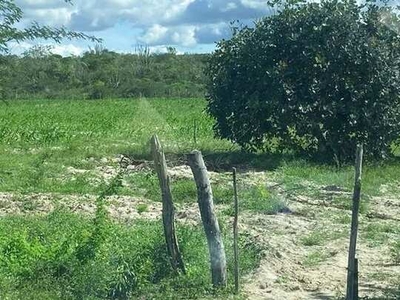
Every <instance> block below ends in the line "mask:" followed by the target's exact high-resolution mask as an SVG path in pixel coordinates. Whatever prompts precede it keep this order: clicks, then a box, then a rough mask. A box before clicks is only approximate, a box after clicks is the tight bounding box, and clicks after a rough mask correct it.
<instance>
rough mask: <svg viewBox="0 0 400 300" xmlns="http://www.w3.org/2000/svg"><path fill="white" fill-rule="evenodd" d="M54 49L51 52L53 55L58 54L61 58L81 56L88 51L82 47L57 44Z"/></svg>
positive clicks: (53, 46)
mask: <svg viewBox="0 0 400 300" xmlns="http://www.w3.org/2000/svg"><path fill="white" fill-rule="evenodd" d="M52 48H53V49H51V50H50V51H51V53H54V54H58V55H61V56H71V55H74V56H79V55H81V54H83V52H85V51H86V50H87V49H84V48H82V47H78V46H75V45H73V44H66V45H65V44H63V45H62V44H56V45H52Z"/></svg>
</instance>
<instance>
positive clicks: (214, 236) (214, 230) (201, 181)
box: [188, 150, 226, 287]
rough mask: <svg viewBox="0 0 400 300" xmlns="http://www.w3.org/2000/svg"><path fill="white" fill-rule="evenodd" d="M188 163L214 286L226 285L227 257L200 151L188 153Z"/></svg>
mask: <svg viewBox="0 0 400 300" xmlns="http://www.w3.org/2000/svg"><path fill="white" fill-rule="evenodd" d="M188 163H189V166H190V168H191V169H192V172H193V177H194V180H195V182H196V187H197V201H198V205H199V209H200V214H201V219H202V222H203V226H204V231H205V233H206V237H207V242H208V248H209V251H210V260H211V276H212V284H213V285H214V287H225V286H226V258H225V249H224V243H223V241H222V237H221V232H220V229H219V225H218V220H217V216H216V214H215V212H214V203H213V195H212V189H211V184H210V180H209V178H208V173H207V169H206V166H205V164H204V160H203V157H202V155H201V152H200V151H197V150H194V151H192V152H191V153H190V154H189V155H188Z"/></svg>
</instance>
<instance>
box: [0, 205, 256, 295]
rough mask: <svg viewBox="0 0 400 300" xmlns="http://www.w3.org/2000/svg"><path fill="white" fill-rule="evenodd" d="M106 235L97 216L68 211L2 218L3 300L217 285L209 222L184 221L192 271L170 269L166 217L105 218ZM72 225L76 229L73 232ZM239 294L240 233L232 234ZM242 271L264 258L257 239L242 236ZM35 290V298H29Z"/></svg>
mask: <svg viewBox="0 0 400 300" xmlns="http://www.w3.org/2000/svg"><path fill="white" fill-rule="evenodd" d="M102 226H103V227H102V229H101V230H102V233H101V238H99V237H97V238H96V241H95V242H94V240H93V239H92V237H93V234H98V233H96V232H98V229H96V225H95V223H93V221H92V220H90V219H88V218H85V217H82V216H79V215H76V214H71V213H68V212H65V211H60V210H59V211H55V212H53V213H51V214H49V215H47V216H44V217H16V216H14V217H12V216H10V217H6V218H2V219H1V220H0V253H2V255H1V256H0V298H1V299H106V298H108V299H110V298H112V299H128V298H129V299H137V297H140V296H144V295H145V297H146V299H162V298H163V299H165V298H167V299H197V298H199V297H205V296H207V295H209V296H212V295H213V293H214V291H213V289H212V287H211V285H210V282H211V278H210V271H209V264H208V261H209V258H208V248H207V244H206V239H205V236H204V233H203V230H202V228H201V227H187V226H178V233H177V235H178V238H179V243H180V247H181V250H182V253H183V258H184V261H185V264H186V268H187V275H186V276H183V275H180V276H175V275H174V274H173V272H172V270H171V269H170V267H169V260H168V256H167V252H166V249H165V246H164V239H163V231H162V227H161V222H153V221H140V222H135V223H133V224H129V225H123V224H118V223H115V222H111V221H105V222H104V223H103V225H102ZM66 228H68V230H65V229H66ZM225 243H226V250H227V260H228V270H229V288H228V289H227V290H226V291H225V292H222V293H230V292H232V282H231V279H232V269H233V266H232V258H233V254H232V250H231V249H232V237H231V236H230V235H229V234H227V235H225ZM239 245H240V250H241V270H242V274H243V275H244V274H246V273H247V272H249V271H250V270H252V269H254V268H255V267H256V266H257V265H258V263H259V260H260V258H261V254H260V253H261V252H260V251H261V248H259V247H258V246H257V245H256V243H254V242H253V241H251V239H249V237H242V238H241V240H240V243H239ZM27 295H28V296H27Z"/></svg>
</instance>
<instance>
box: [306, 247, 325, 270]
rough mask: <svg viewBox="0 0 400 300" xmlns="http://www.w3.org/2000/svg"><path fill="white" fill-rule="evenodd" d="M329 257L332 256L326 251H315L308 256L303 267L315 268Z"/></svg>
mask: <svg viewBox="0 0 400 300" xmlns="http://www.w3.org/2000/svg"><path fill="white" fill-rule="evenodd" d="M329 257H331V255H330V254H329V253H326V252H325V251H314V252H311V253H310V254H308V255H307V256H306V258H305V259H304V261H303V265H304V266H306V267H314V266H317V265H318V264H320V263H321V262H324V261H326V260H327V259H328V258H329Z"/></svg>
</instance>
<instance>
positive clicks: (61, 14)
mask: <svg viewBox="0 0 400 300" xmlns="http://www.w3.org/2000/svg"><path fill="white" fill-rule="evenodd" d="M15 1H16V4H17V5H19V6H20V7H21V8H22V10H23V11H24V22H23V24H22V25H24V26H26V25H27V24H29V23H30V22H32V21H34V20H35V21H38V22H39V23H41V24H44V25H51V26H66V27H67V28H70V29H72V30H76V31H84V32H86V33H92V32H93V33H94V34H95V35H97V36H100V37H103V39H104V41H105V45H106V46H107V47H108V48H113V49H116V48H117V49H118V45H116V44H115V42H116V41H118V42H120V41H122V40H123V39H125V40H126V42H124V43H123V44H124V47H125V48H124V49H121V50H126V49H127V47H131V45H134V43H135V42H136V43H145V44H148V45H150V46H157V45H174V46H182V47H186V48H190V47H195V46H196V45H197V44H199V43H213V42H214V41H217V40H219V39H221V38H225V37H227V36H228V35H229V34H230V33H229V30H228V26H229V22H230V21H233V20H237V19H239V20H241V21H245V22H249V21H251V20H254V18H257V17H260V16H262V15H265V12H266V2H267V1H266V0H228V1H226V0H146V1H143V0H73V5H71V4H68V3H65V1H64V0H15ZM121 24H123V25H121ZM121 27H124V30H121V31H119V32H116V30H114V29H115V28H121ZM111 31H112V34H111V33H110V32H111ZM103 34H104V35H103ZM116 37H118V38H116ZM108 38H109V39H110V41H112V44H111V42H110V44H111V45H110V44H108V43H107V39H108ZM127 40H130V41H131V42H127ZM127 45H130V46H127ZM60 51H61V50H60ZM74 51H75V50H74Z"/></svg>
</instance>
